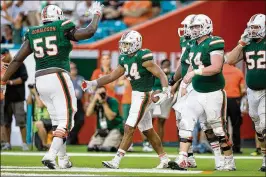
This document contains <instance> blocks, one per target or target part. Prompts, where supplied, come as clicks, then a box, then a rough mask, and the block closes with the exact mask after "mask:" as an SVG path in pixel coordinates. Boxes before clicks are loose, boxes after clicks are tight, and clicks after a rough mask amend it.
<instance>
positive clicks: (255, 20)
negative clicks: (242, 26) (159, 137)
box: [247, 14, 265, 38]
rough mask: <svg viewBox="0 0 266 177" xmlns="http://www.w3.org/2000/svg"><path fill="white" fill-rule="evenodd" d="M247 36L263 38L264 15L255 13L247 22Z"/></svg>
mask: <svg viewBox="0 0 266 177" xmlns="http://www.w3.org/2000/svg"><path fill="white" fill-rule="evenodd" d="M247 32H248V38H264V36H265V15H264V14H255V15H253V16H252V17H251V18H250V20H249V22H248V23H247Z"/></svg>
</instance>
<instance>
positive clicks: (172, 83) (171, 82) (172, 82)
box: [168, 75, 176, 86]
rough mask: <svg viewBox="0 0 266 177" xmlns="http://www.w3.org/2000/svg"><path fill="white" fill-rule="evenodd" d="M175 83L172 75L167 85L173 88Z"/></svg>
mask: <svg viewBox="0 0 266 177" xmlns="http://www.w3.org/2000/svg"><path fill="white" fill-rule="evenodd" d="M175 83H176V81H175V79H174V75H172V76H171V77H170V78H169V80H168V85H170V86H173V85H175Z"/></svg>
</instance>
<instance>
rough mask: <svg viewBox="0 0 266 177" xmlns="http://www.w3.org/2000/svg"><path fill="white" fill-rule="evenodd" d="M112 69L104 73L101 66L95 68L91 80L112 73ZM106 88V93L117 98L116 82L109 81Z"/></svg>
mask: <svg viewBox="0 0 266 177" xmlns="http://www.w3.org/2000/svg"><path fill="white" fill-rule="evenodd" d="M111 71H112V70H110V72H107V73H104V72H103V70H102V69H101V68H98V69H95V70H94V71H93V73H92V76H91V80H95V79H99V78H100V77H102V76H104V75H107V74H110V73H111ZM105 88H106V94H107V95H108V96H110V97H114V98H115V86H114V83H113V82H112V83H109V84H107V85H105Z"/></svg>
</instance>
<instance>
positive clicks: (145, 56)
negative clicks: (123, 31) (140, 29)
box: [141, 49, 153, 63]
mask: <svg viewBox="0 0 266 177" xmlns="http://www.w3.org/2000/svg"><path fill="white" fill-rule="evenodd" d="M148 60H153V54H152V52H151V51H150V50H149V49H143V50H142V54H141V61H142V63H143V62H145V61H148Z"/></svg>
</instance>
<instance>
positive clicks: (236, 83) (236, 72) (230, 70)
mask: <svg viewBox="0 0 266 177" xmlns="http://www.w3.org/2000/svg"><path fill="white" fill-rule="evenodd" d="M223 75H224V79H225V91H226V94H227V97H229V98H237V97H240V96H241V90H240V85H241V84H245V80H244V74H243V73H242V71H241V70H240V69H238V68H236V67H234V66H230V65H229V64H224V66H223Z"/></svg>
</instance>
